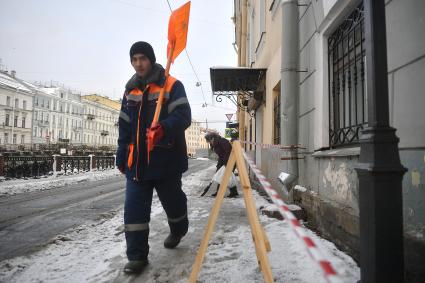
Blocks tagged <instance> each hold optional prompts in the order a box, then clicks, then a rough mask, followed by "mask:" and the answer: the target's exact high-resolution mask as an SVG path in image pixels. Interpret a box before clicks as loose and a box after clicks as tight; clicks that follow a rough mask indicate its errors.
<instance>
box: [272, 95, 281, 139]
mask: <svg viewBox="0 0 425 283" xmlns="http://www.w3.org/2000/svg"><path fill="white" fill-rule="evenodd" d="M273 120H274V126H273V143H274V144H280V92H275V96H274V98H273Z"/></svg>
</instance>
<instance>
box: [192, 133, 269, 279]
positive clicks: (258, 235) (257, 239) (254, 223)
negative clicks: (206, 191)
mask: <svg viewBox="0 0 425 283" xmlns="http://www.w3.org/2000/svg"><path fill="white" fill-rule="evenodd" d="M235 163H236V167H237V169H238V172H239V178H240V181H241V187H242V192H243V197H244V201H245V207H246V211H247V216H248V222H249V224H250V227H251V232H252V238H253V242H254V247H255V254H256V255H257V260H258V265H259V267H260V270H261V272H262V273H263V277H264V282H266V283H272V282H274V280H273V274H272V271H271V267H270V263H269V259H268V257H267V252H269V251H271V247H270V242H269V239H268V237H267V235H266V233H265V231H264V229H263V227H262V226H261V224H260V221H259V218H258V214H257V210H256V207H255V202H254V197H253V195H252V191H251V183H250V181H249V176H248V171H247V168H246V165H245V160H244V157H243V154H242V147H241V145H240V142H239V141H234V142H233V144H232V152H231V153H230V157H229V161H228V162H227V165H226V170H225V171H224V175H223V179H222V181H221V184H220V188H219V190H218V193H217V197H216V199H215V202H214V206H213V208H212V210H211V214H210V216H209V218H208V223H207V227H206V229H205V232H204V237H203V239H202V241H201V244H200V246H199V250H198V253H197V255H196V258H195V262H194V263H193V266H192V272H191V274H190V277H189V283H196V280H197V278H198V275H199V272H200V270H201V267H202V263H203V261H204V257H205V253H206V251H207V248H208V242H209V241H210V239H211V235H212V232H213V231H214V227H215V224H216V222H217V218H218V214H219V211H220V207H221V205H222V203H223V199H224V195H225V193H226V190H227V185H228V184H229V180H230V176H231V175H232V171H233V170H232V169H233V167H234V166H235Z"/></svg>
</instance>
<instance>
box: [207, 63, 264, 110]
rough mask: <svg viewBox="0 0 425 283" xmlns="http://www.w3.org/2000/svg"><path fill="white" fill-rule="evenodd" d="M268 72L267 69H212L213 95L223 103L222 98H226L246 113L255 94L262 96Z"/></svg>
mask: <svg viewBox="0 0 425 283" xmlns="http://www.w3.org/2000/svg"><path fill="white" fill-rule="evenodd" d="M266 71H267V69H262V68H246V67H212V68H210V76H211V88H212V91H213V95H216V98H215V100H216V101H217V102H221V101H222V98H221V96H225V97H227V98H228V99H229V100H231V101H232V102H233V103H234V104H235V105H236V106H237V107H238V108H240V109H243V110H245V111H246V110H247V106H248V101H249V100H250V99H252V98H253V97H254V93H261V94H262V92H263V90H264V79H265V76H266ZM256 96H257V95H256ZM238 97H239V99H238ZM257 98H258V97H257ZM257 98H256V99H257Z"/></svg>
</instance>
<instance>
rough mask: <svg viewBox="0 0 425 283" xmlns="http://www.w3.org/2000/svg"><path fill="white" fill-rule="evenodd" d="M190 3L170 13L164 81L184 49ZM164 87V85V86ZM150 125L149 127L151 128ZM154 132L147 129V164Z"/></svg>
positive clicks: (153, 122) (163, 89)
mask: <svg viewBox="0 0 425 283" xmlns="http://www.w3.org/2000/svg"><path fill="white" fill-rule="evenodd" d="M189 13H190V1H189V2H187V3H186V4H184V5H183V6H181V7H180V8H178V9H177V10H174V11H173V13H171V16H170V20H169V22H168V46H167V66H166V68H165V79H166V80H167V78H168V75H169V73H170V67H171V63H173V62H174V59H176V58H177V56H179V54H180V53H181V52H182V51H183V49H185V48H186V41H187V31H188V27H189ZM164 85H165V84H164ZM164 91H165V88H164V87H162V88H161V91H160V93H159V98H158V103H157V105H156V109H155V115H154V117H153V121H152V125H154V124H155V123H157V122H158V119H159V113H161V108H162V104H163V102H164ZM152 125H151V126H152ZM154 134H155V133H154V132H153V131H151V130H150V129H148V132H147V147H148V164H149V162H150V152H151V151H152V150H153V148H154V144H153V140H154Z"/></svg>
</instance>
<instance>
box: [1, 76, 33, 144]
mask: <svg viewBox="0 0 425 283" xmlns="http://www.w3.org/2000/svg"><path fill="white" fill-rule="evenodd" d="M15 75H16V73H15V72H14V71H12V72H11V74H9V73H8V72H3V71H2V72H0V145H6V144H13V145H16V144H31V143H32V136H31V127H32V110H33V97H34V93H33V91H32V90H31V89H30V88H28V87H27V86H26V85H25V84H22V83H21V82H20V81H19V80H17V79H16V77H15Z"/></svg>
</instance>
